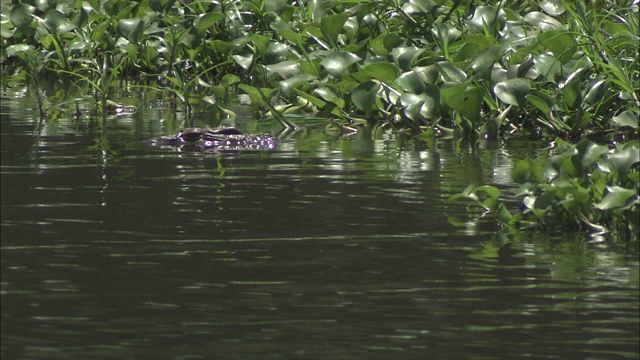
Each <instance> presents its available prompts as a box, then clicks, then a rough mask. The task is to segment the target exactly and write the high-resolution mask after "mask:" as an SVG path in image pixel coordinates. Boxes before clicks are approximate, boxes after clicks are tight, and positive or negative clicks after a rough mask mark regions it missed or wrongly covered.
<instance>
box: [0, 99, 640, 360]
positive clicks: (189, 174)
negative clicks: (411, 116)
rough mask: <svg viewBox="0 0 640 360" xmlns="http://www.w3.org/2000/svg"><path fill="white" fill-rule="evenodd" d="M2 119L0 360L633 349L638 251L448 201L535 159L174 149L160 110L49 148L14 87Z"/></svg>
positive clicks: (60, 124) (54, 125)
mask: <svg viewBox="0 0 640 360" xmlns="http://www.w3.org/2000/svg"><path fill="white" fill-rule="evenodd" d="M0 110H1V115H2V120H1V136H2V137H1V144H2V167H1V174H2V182H1V184H2V221H1V225H2V228H1V230H2V234H1V235H2V237H1V249H2V261H1V266H2V292H1V294H2V295H1V296H2V323H1V326H2V329H1V330H2V331H1V336H2V348H1V355H2V357H3V358H4V357H5V356H7V357H8V358H29V359H40V358H60V359H63V358H64V359H85V358H127V357H130V358H139V357H156V358H190V359H196V358H212V357H216V358H217V357H219V358H228V357H238V358H255V359H269V358H297V359H302V358H308V359H317V358H333V359H354V358H366V359H388V358H406V359H413V358H415V359H417V358H429V357H432V358H477V357H484V358H520V357H529V358H543V357H544V358H611V357H619V358H637V356H638V350H637V349H638V330H639V329H638V327H639V326H638V268H639V266H638V254H637V244H636V243H630V244H619V243H616V242H607V241H603V242H593V241H590V239H589V238H583V237H580V236H577V235H576V236H573V237H569V236H545V235H542V234H540V233H527V232H513V233H508V232H506V231H504V230H502V231H500V230H499V229H498V228H497V227H496V226H495V224H494V223H493V222H492V221H491V219H484V218H474V214H473V213H469V212H468V211H467V209H466V208H465V207H463V206H460V205H458V204H449V203H447V201H446V200H447V198H448V197H449V196H450V195H452V194H454V193H456V192H458V191H460V190H461V189H463V188H464V187H465V186H466V185H467V184H468V183H469V182H476V183H491V184H498V185H499V186H501V187H503V188H513V184H512V183H511V180H510V169H511V166H512V164H513V162H514V161H515V160H516V159H518V158H521V157H523V156H526V155H531V154H532V153H533V152H539V153H544V151H545V149H544V144H540V143H530V142H524V141H516V140H510V141H507V142H504V143H501V144H496V143H479V144H474V143H465V142H462V141H453V140H438V141H436V142H433V143H423V142H419V141H413V140H410V139H403V138H400V137H398V136H397V135H395V134H393V133H391V132H386V131H372V130H363V131H361V132H360V133H358V134H356V135H355V136H352V137H335V136H331V135H328V134H325V133H323V132H321V131H310V132H308V133H297V134H293V135H292V136H291V137H289V138H287V139H284V140H282V141H281V142H280V143H279V144H278V147H277V149H276V150H275V151H272V152H264V151H248V152H237V153H212V152H210V153H201V152H197V151H192V152H180V151H177V150H175V149H158V148H153V147H150V146H148V145H147V144H146V143H145V141H144V140H146V139H149V138H151V137H154V136H159V135H167V134H171V133H173V132H174V131H176V130H177V129H178V128H179V127H180V122H181V121H180V119H176V118H172V117H171V116H172V115H167V113H166V112H163V111H162V109H155V108H148V107H144V106H143V107H140V109H139V111H138V112H137V113H135V114H127V115H126V116H123V117H117V118H113V119H109V121H108V123H107V128H106V129H101V128H100V123H99V121H97V120H95V119H92V118H91V117H83V118H72V117H65V115H64V114H61V115H59V117H57V118H55V119H50V120H48V121H46V122H45V123H44V124H43V127H42V128H41V129H40V134H39V135H38V136H36V135H34V131H35V129H36V127H37V124H38V121H39V120H38V116H37V107H36V108H35V109H34V104H33V101H32V100H29V99H28V97H26V96H25V94H24V93H20V92H17V91H13V90H6V89H5V91H4V92H3V94H2V103H1V107H0ZM196 121H200V123H197V124H196V125H199V126H208V125H213V124H212V123H211V122H210V121H209V120H208V119H206V118H205V117H202V118H201V119H196ZM233 125H236V126H238V127H240V128H243V129H245V130H251V131H255V130H256V129H255V123H254V122H250V121H243V120H242V117H239V120H237V123H235V124H233ZM563 237H566V238H563Z"/></svg>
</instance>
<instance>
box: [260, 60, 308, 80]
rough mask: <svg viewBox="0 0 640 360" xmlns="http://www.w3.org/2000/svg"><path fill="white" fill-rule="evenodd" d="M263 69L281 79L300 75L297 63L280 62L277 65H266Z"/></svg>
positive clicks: (290, 61) (291, 61)
mask: <svg viewBox="0 0 640 360" xmlns="http://www.w3.org/2000/svg"><path fill="white" fill-rule="evenodd" d="M265 68H266V69H267V70H269V71H271V72H275V73H277V74H278V75H280V77H282V78H283V79H286V78H289V77H291V76H293V75H297V74H299V73H300V66H299V65H298V62H297V61H293V60H289V61H282V62H279V63H277V64H273V65H267V66H265Z"/></svg>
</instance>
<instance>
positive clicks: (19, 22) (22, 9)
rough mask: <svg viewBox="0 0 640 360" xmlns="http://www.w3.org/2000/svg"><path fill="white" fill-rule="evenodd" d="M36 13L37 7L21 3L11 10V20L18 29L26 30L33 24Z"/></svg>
mask: <svg viewBox="0 0 640 360" xmlns="http://www.w3.org/2000/svg"><path fill="white" fill-rule="evenodd" d="M34 11H36V8H35V7H33V6H31V5H28V4H25V3H20V4H18V5H16V6H14V7H13V8H11V12H9V19H10V20H11V22H12V23H13V25H15V26H16V27H17V28H18V29H26V28H28V27H29V25H31V22H32V21H33V19H34V18H33V13H34Z"/></svg>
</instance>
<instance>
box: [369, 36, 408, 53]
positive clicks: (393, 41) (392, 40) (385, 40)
mask: <svg viewBox="0 0 640 360" xmlns="http://www.w3.org/2000/svg"><path fill="white" fill-rule="evenodd" d="M402 44H404V39H403V38H402V37H400V36H399V35H398V34H397V33H394V32H388V33H384V34H380V35H379V36H378V37H376V38H375V39H373V40H371V41H370V42H369V46H370V47H371V50H373V52H375V53H376V54H377V55H382V56H384V55H388V54H389V53H390V52H391V51H392V50H393V49H395V48H397V47H399V46H401V45H402Z"/></svg>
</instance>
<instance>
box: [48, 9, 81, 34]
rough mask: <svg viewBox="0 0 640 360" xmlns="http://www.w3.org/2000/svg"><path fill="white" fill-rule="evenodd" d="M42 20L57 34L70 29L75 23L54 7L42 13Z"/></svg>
mask: <svg viewBox="0 0 640 360" xmlns="http://www.w3.org/2000/svg"><path fill="white" fill-rule="evenodd" d="M44 21H45V22H46V23H47V25H49V27H50V28H51V29H52V30H53V31H55V32H56V33H58V34H65V33H68V32H69V31H71V30H72V29H73V28H74V27H75V25H73V24H72V23H70V22H69V20H68V19H67V17H66V16H65V15H64V14H63V13H61V12H60V11H58V10H56V9H51V10H49V11H47V13H46V14H45V15H44Z"/></svg>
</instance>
